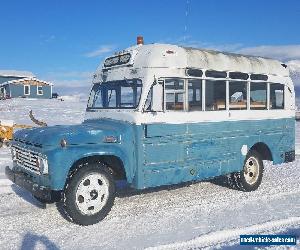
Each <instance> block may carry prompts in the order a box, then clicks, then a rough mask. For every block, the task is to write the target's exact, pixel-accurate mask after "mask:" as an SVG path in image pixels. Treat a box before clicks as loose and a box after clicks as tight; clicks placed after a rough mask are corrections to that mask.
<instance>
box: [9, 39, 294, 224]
mask: <svg viewBox="0 0 300 250" xmlns="http://www.w3.org/2000/svg"><path fill="white" fill-rule="evenodd" d="M294 101H295V93H294V87H293V83H292V81H291V78H290V77H289V71H288V68H287V66H286V65H285V64H283V63H281V62H279V61H277V60H273V59H267V58H262V57H253V56H245V55H239V54H231V53H223V52H218V51H212V50H205V49H194V48H186V47H181V46H176V45H170V44H149V45H143V44H141V43H140V44H138V45H136V46H133V47H130V48H128V49H126V50H124V51H121V52H119V53H116V54H115V55H113V56H111V57H108V58H107V59H106V60H105V61H104V63H103V64H102V65H101V66H100V67H99V69H98V70H97V71H96V73H95V75H94V79H93V86H92V90H91V93H90V97H89V101H88V104H87V108H86V116H85V120H84V122H83V123H82V124H79V125H73V126H52V127H45V128H34V129H27V130H21V131H18V132H16V133H15V136H14V140H13V142H12V156H13V162H14V164H13V167H12V169H11V168H9V167H7V168H6V175H7V176H8V178H9V179H11V180H12V181H14V182H15V183H16V184H18V185H20V186H22V187H24V188H26V189H27V190H29V191H30V192H32V193H33V195H34V196H35V197H36V198H38V199H39V200H41V201H43V202H46V201H54V200H60V201H61V202H62V204H63V207H64V209H65V211H66V213H67V214H68V216H69V217H70V218H71V219H72V220H73V221H74V222H75V223H78V224H81V225H89V224H93V223H96V222H98V221H100V220H102V219H103V218H104V217H105V216H106V215H107V214H108V212H109V211H110V209H111V207H112V205H113V202H114V197H115V192H116V191H115V190H116V185H118V184H120V183H124V182H126V183H128V185H129V186H131V187H132V188H136V189H145V188H149V187H157V186H161V185H172V184H178V183H182V182H189V181H198V180H203V179H209V178H213V177H216V176H222V175H224V176H225V175H226V176H228V179H229V182H230V183H231V184H233V185H234V186H235V187H236V188H237V189H239V190H242V191H254V190H256V189H257V188H258V187H259V185H260V183H261V181H262V177H263V171H264V166H263V161H264V160H269V161H273V164H274V165H275V164H281V163H284V162H291V161H294V159H295V104H294Z"/></svg>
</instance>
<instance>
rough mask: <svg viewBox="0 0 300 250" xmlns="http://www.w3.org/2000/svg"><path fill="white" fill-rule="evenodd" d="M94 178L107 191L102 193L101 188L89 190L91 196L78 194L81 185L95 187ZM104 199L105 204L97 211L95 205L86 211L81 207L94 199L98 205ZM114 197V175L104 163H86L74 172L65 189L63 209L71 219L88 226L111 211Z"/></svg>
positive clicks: (87, 187)
mask: <svg viewBox="0 0 300 250" xmlns="http://www.w3.org/2000/svg"><path fill="white" fill-rule="evenodd" d="M92 178H93V179H94V181H95V179H97V185H99V187H98V186H97V187H96V188H99V189H101V188H102V186H103V187H104V189H105V192H106V193H105V192H104V194H101V193H100V192H99V189H98V190H96V189H93V190H92V191H88V193H89V194H88V195H89V196H90V197H89V198H87V197H84V195H78V192H80V187H82V188H85V187H86V190H88V189H90V188H93V187H94V186H92V185H91V181H92ZM103 182H104V183H103ZM85 183H87V184H85ZM83 186H85V187H83ZM85 194H86V193H85ZM100 195H101V196H100ZM99 199H100V200H99ZM103 199H104V201H105V202H103V203H102V205H103V206H102V205H101V206H102V207H101V209H100V210H99V211H96V209H95V206H90V207H88V210H90V211H91V212H89V211H84V210H82V209H81V208H80V206H81V205H80V204H83V205H84V206H88V205H86V204H88V203H90V202H91V201H92V200H93V202H94V201H96V202H95V204H96V206H97V205H99V204H100V201H101V202H102V201H103ZM114 199H115V183H114V180H113V176H112V174H111V172H110V171H109V169H108V168H107V167H106V166H105V165H104V164H102V163H97V164H86V165H84V166H83V167H81V168H79V169H78V170H76V171H75V172H74V173H73V174H72V176H71V177H70V179H69V181H68V183H67V185H66V188H65V190H64V193H63V200H62V203H63V209H64V211H65V213H66V214H67V216H68V217H69V218H70V219H71V221H73V222H74V223H76V224H79V225H82V226H87V225H92V224H95V223H98V222H99V221H101V220H103V219H104V218H105V217H106V215H107V214H108V213H109V212H110V210H111V208H112V206H113V204H114ZM98 201H99V203H98ZM95 204H94V205H95ZM90 208H91V209H90ZM95 211H96V212H95ZM87 213H91V214H87Z"/></svg>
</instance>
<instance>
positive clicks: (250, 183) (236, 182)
mask: <svg viewBox="0 0 300 250" xmlns="http://www.w3.org/2000/svg"><path fill="white" fill-rule="evenodd" d="M263 171H264V166H263V162H262V158H261V156H260V154H259V153H258V152H257V151H255V150H251V151H249V153H248V155H247V157H246V159H245V162H244V167H243V170H242V171H240V172H237V173H232V174H231V175H230V177H229V183H230V185H231V186H234V187H236V188H237V189H239V190H242V191H245V192H250V191H254V190H256V189H257V188H258V187H259V185H260V184H261V181H262V177H263Z"/></svg>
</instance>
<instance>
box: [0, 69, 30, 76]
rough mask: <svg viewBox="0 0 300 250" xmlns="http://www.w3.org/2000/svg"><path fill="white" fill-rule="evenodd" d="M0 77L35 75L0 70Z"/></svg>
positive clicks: (27, 72) (25, 72)
mask: <svg viewBox="0 0 300 250" xmlns="http://www.w3.org/2000/svg"><path fill="white" fill-rule="evenodd" d="M0 76H6V77H8V76H12V77H35V75H34V74H33V73H32V72H30V71H20V70H0Z"/></svg>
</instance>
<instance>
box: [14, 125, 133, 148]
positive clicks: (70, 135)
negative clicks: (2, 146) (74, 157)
mask: <svg viewBox="0 0 300 250" xmlns="http://www.w3.org/2000/svg"><path fill="white" fill-rule="evenodd" d="M126 130H128V124H126V123H120V122H119V121H118V122H116V121H115V122H113V121H105V120H95V121H93V122H84V123H82V124H79V125H69V126H62V125H57V126H51V127H41V128H32V129H22V130H19V131H17V132H16V133H15V134H14V143H18V142H21V143H25V144H29V145H33V146H38V147H44V146H60V142H61V140H62V139H64V140H66V142H67V145H80V144H99V143H103V142H105V140H106V138H107V137H109V138H110V139H114V138H115V139H116V142H119V141H120V139H121V137H122V134H125V133H126Z"/></svg>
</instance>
